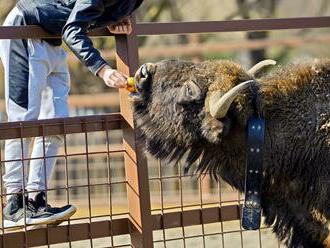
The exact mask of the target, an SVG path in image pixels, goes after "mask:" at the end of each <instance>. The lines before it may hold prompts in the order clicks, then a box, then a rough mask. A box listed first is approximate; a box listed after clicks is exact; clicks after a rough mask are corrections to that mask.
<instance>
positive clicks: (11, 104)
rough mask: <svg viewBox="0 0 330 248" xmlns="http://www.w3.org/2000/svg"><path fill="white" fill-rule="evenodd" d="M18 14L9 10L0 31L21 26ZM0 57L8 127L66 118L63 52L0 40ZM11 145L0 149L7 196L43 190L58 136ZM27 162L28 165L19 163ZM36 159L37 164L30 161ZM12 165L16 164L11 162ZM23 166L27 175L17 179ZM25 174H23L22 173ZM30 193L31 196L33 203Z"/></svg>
mask: <svg viewBox="0 0 330 248" xmlns="http://www.w3.org/2000/svg"><path fill="white" fill-rule="evenodd" d="M24 23H25V22H24V18H23V15H22V13H21V12H20V11H19V10H18V9H17V8H14V9H13V10H12V11H11V12H10V13H9V15H8V16H7V18H6V20H5V23H4V26H18V25H24ZM0 55H1V60H2V63H3V66H4V72H5V100H6V111H7V115H8V121H28V120H37V119H49V118H56V117H66V116H68V106H67V97H68V93H69V89H70V77H69V72H68V67H67V62H66V52H65V51H64V50H63V49H62V48H61V47H55V46H52V45H50V44H48V43H47V42H45V41H42V40H32V39H29V40H0ZM30 141H31V140H30V139H23V141H21V140H20V139H12V140H7V141H6V143H5V160H6V161H10V162H6V163H5V175H4V178H3V179H4V184H5V187H6V190H7V193H16V192H19V191H21V190H22V188H23V187H25V189H26V190H27V191H41V190H44V189H45V188H46V185H47V182H48V181H49V178H50V176H51V172H52V170H53V168H54V165H55V163H56V158H47V159H43V157H44V156H45V157H52V156H56V155H57V151H58V148H59V146H61V144H62V143H63V138H62V137H61V136H48V137H45V138H44V139H43V138H42V137H37V138H35V139H34V144H33V148H32V152H31V154H30V151H29V144H30ZM29 156H30V157H31V160H30V161H29V162H28V160H25V161H24V162H23V160H22V158H23V159H27V158H29ZM35 158H39V159H35ZM13 160H16V161H13ZM23 164H24V167H26V166H27V165H28V164H29V173H27V174H26V177H24V178H23ZM24 174H25V173H24ZM35 194H36V193H31V194H30V196H31V197H33V196H34V195H35Z"/></svg>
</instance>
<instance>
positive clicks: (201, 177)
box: [198, 175, 206, 248]
mask: <svg viewBox="0 0 330 248" xmlns="http://www.w3.org/2000/svg"><path fill="white" fill-rule="evenodd" d="M204 178H205V175H200V177H199V178H198V180H199V197H200V209H201V215H200V218H201V223H202V238H203V247H204V248H206V244H205V227H204V218H203V217H204V216H203V205H204V204H203V185H202V184H203V180H204ZM204 183H205V182H204Z"/></svg>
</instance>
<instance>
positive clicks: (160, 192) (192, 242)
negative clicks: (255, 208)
mask: <svg viewBox="0 0 330 248" xmlns="http://www.w3.org/2000/svg"><path fill="white" fill-rule="evenodd" d="M122 122H123V120H122V118H121V117H120V115H116V114H112V115H105V116H92V117H79V118H68V119H62V120H47V121H35V122H26V123H13V124H11V125H6V124H2V125H0V139H1V161H0V162H1V168H2V172H3V173H4V165H5V164H6V163H10V162H13V160H6V158H5V157H4V143H5V142H4V138H6V139H7V140H8V138H9V136H10V137H11V138H16V139H17V140H20V141H21V144H23V142H22V141H23V139H29V140H30V144H31V145H30V148H32V144H33V140H35V139H36V137H39V138H40V139H41V140H42V142H43V147H44V149H45V148H46V147H45V146H46V145H45V141H46V140H47V138H48V137H50V136H54V135H61V136H62V137H63V143H62V144H61V147H60V149H59V152H58V154H57V155H56V156H55V157H56V159H57V164H56V167H55V170H54V173H53V176H52V178H51V180H50V181H49V182H47V185H48V187H47V188H46V191H47V201H48V203H51V204H52V205H56V206H61V205H65V204H73V205H75V206H76V207H77V209H78V210H77V212H76V214H75V215H74V216H72V217H71V218H70V220H68V221H64V222H63V223H61V224H60V225H59V226H51V225H48V226H33V225H23V226H22V227H21V230H19V231H17V230H16V229H15V230H13V228H10V227H9V228H6V227H4V225H3V212H1V216H0V217H1V223H2V226H1V232H2V240H1V241H2V247H21V246H22V245H24V244H26V246H38V245H44V246H48V247H49V246H52V247H53V246H54V247H131V239H130V235H129V234H130V227H129V225H128V218H129V209H128V200H127V190H126V189H127V180H126V176H125V165H124V157H123V155H124V153H125V149H124V148H123V144H122V136H123V133H122V129H121V123H122ZM39 135H41V136H39ZM23 149H24V148H23ZM23 149H22V150H23ZM30 151H31V149H30ZM23 154H26V152H24V151H22V156H21V157H20V158H17V159H16V160H14V161H19V162H20V163H22V166H23V167H24V169H25V170H23V171H22V177H23V178H27V177H28V172H29V165H30V163H31V161H33V160H37V159H41V160H43V161H44V162H46V160H47V159H52V158H54V157H49V156H47V155H45V152H44V155H43V156H42V157H33V156H32V155H31V152H30V153H27V154H28V155H25V156H23ZM148 171H149V185H150V198H151V209H152V211H151V214H152V216H153V222H154V227H153V228H154V229H155V231H154V232H153V243H154V246H155V247H219V246H220V247H245V246H247V247H249V246H250V247H257V246H259V247H277V245H276V244H277V242H276V241H275V239H274V237H273V236H272V235H271V233H270V230H269V229H266V228H263V229H261V230H259V231H255V232H250V231H249V232H247V231H243V230H242V229H241V225H240V221H239V220H237V217H238V215H239V214H237V213H236V214H233V213H232V215H233V216H232V219H236V220H231V221H228V222H227V221H225V220H226V218H228V215H227V217H226V216H225V215H226V213H225V212H224V209H225V208H224V207H225V206H229V208H228V211H227V212H228V213H230V212H232V208H231V207H232V206H236V207H238V206H239V205H240V204H241V203H242V202H241V201H242V195H240V194H238V193H237V192H236V191H235V190H233V189H232V188H230V187H229V186H228V185H226V184H225V183H224V182H222V181H219V182H215V181H212V180H211V179H210V178H209V177H208V176H207V175H196V174H194V172H191V173H189V174H187V175H184V174H183V170H182V168H181V164H180V163H179V164H176V165H175V164H163V163H162V162H161V161H156V160H154V159H152V158H149V159H148ZM24 182H26V180H24ZM25 193H28V192H25ZM7 196H10V194H7V193H6V192H5V191H4V187H3V182H2V187H1V199H2V206H4V204H5V202H6V197H7ZM142 200H143V199H142ZM236 211H239V209H236ZM229 219H230V216H229ZM170 227H172V228H170ZM22 230H23V231H22ZM118 234H120V235H118ZM41 237H42V238H41ZM18 241H21V242H18ZM56 243H58V244H57V245H55V244H56ZM244 244H245V246H244ZM16 245H17V246H16Z"/></svg>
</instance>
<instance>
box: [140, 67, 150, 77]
mask: <svg viewBox="0 0 330 248" xmlns="http://www.w3.org/2000/svg"><path fill="white" fill-rule="evenodd" d="M140 73H141V74H140V76H141V78H147V77H148V76H149V72H148V68H147V65H146V64H144V65H143V66H142V68H141V71H140Z"/></svg>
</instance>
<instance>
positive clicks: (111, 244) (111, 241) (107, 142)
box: [104, 119, 115, 247]
mask: <svg viewBox="0 0 330 248" xmlns="http://www.w3.org/2000/svg"><path fill="white" fill-rule="evenodd" d="M104 127H105V134H106V139H107V140H106V145H107V161H108V185H109V214H110V224H109V228H110V246H111V247H113V246H115V244H114V239H113V227H112V212H113V211H112V210H113V208H112V191H111V188H112V187H111V176H112V174H111V161H110V159H111V157H110V140H109V139H110V137H109V128H108V120H107V119H105V121H104Z"/></svg>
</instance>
